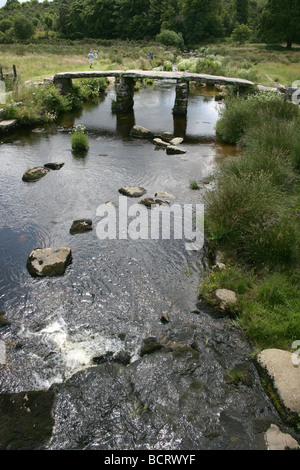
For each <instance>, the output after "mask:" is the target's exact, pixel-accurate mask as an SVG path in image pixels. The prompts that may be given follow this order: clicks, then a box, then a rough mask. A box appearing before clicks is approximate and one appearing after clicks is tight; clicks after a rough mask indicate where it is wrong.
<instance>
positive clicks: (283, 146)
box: [202, 94, 300, 349]
mask: <svg viewBox="0 0 300 470" xmlns="http://www.w3.org/2000/svg"><path fill="white" fill-rule="evenodd" d="M217 128H218V131H219V132H218V135H219V136H220V138H221V139H222V140H223V141H226V142H231V143H236V144H238V145H239V146H240V154H239V156H237V157H234V158H229V159H227V160H224V161H222V162H221V163H220V164H219V166H218V170H217V172H216V182H217V185H216V188H215V189H214V190H210V191H208V192H207V194H206V196H205V199H206V217H205V225H206V233H207V236H208V237H209V238H210V239H211V242H212V243H213V244H214V245H215V246H216V247H217V248H218V249H221V251H222V252H223V254H224V253H225V256H227V257H228V256H230V257H231V258H233V259H234V260H235V262H236V267H235V268H234V269H232V267H231V266H229V265H227V263H226V261H225V264H226V267H225V269H224V270H220V271H214V272H212V273H210V274H209V276H208V279H207V280H206V281H205V282H204V285H203V286H202V294H203V295H204V297H205V298H206V299H207V300H208V301H210V302H213V296H212V292H213V290H214V289H216V288H217V287H224V288H229V289H233V290H235V291H236V292H237V294H239V295H238V305H237V306H236V310H237V311H238V316H237V319H236V323H237V324H238V325H239V326H240V327H241V328H243V329H244V330H245V331H246V332H247V334H248V335H249V336H250V338H251V339H252V340H253V341H254V342H256V343H257V344H258V345H259V347H283V348H286V349H289V347H291V344H292V342H293V340H295V339H299V337H300V296H299V288H300V270H299V259H300V236H299V233H300V193H299V187H300V185H299V177H300V175H299V171H300V164H299V161H300V125H299V107H298V106H295V105H294V104H293V103H290V102H286V101H284V100H283V99H282V98H280V97H279V96H277V95H267V96H266V95H265V94H254V95H251V96H249V97H248V98H244V97H240V98H237V97H231V98H230V99H229V100H227V102H226V108H225V109H224V110H223V112H222V115H221V120H220V121H219V123H218V126H217ZM241 266H243V267H244V268H243V269H241ZM241 286H244V287H243V289H244V290H243V291H242V290H241Z"/></svg>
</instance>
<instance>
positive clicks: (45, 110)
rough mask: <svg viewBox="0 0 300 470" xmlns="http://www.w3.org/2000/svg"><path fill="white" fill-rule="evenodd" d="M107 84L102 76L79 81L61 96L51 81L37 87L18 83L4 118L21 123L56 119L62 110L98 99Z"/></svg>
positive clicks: (35, 122) (67, 110)
mask: <svg viewBox="0 0 300 470" xmlns="http://www.w3.org/2000/svg"><path fill="white" fill-rule="evenodd" d="M106 87H107V83H106V80H105V79H103V78H99V79H85V80H78V81H76V83H74V85H73V89H72V90H71V91H70V92H69V93H67V94H65V95H61V94H60V92H59V90H58V89H57V88H56V87H55V86H54V85H53V84H52V83H49V84H45V85H43V86H35V87H29V86H25V85H24V84H23V85H21V84H18V86H16V87H14V90H13V92H12V95H11V97H10V100H11V103H8V104H6V105H5V106H4V113H3V118H4V119H17V120H18V122H19V124H20V125H22V126H27V125H29V126H31V125H36V124H47V123H51V122H55V121H56V120H57V118H58V117H59V116H60V115H61V114H62V113H66V112H69V111H76V110H79V109H81V108H82V106H83V104H84V103H85V102H87V101H89V102H91V101H95V100H97V99H98V98H99V95H100V94H101V93H103V92H104V91H105V89H106ZM17 103H18V104H17Z"/></svg>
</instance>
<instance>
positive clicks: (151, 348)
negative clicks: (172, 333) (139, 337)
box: [140, 336, 162, 357]
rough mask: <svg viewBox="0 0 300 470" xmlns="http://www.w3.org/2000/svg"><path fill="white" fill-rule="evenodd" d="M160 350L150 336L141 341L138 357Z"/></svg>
mask: <svg viewBox="0 0 300 470" xmlns="http://www.w3.org/2000/svg"><path fill="white" fill-rule="evenodd" d="M161 348H162V344H160V343H159V342H158V341H157V339H156V338H154V337H152V336H150V337H149V338H145V339H144V340H143V346H142V347H141V351H140V356H141V357H143V356H144V355H145V354H151V353H153V352H155V351H159V350H160V349H161Z"/></svg>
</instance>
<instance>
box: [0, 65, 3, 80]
mask: <svg viewBox="0 0 300 470" xmlns="http://www.w3.org/2000/svg"><path fill="white" fill-rule="evenodd" d="M0 80H3V70H2V67H0Z"/></svg>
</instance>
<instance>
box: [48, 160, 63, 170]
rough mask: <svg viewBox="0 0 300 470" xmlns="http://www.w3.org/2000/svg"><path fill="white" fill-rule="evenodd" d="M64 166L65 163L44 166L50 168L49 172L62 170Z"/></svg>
mask: <svg viewBox="0 0 300 470" xmlns="http://www.w3.org/2000/svg"><path fill="white" fill-rule="evenodd" d="M63 166H64V163H63V162H50V163H46V164H45V165H44V168H49V170H60V169H61V168H62V167H63Z"/></svg>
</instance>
